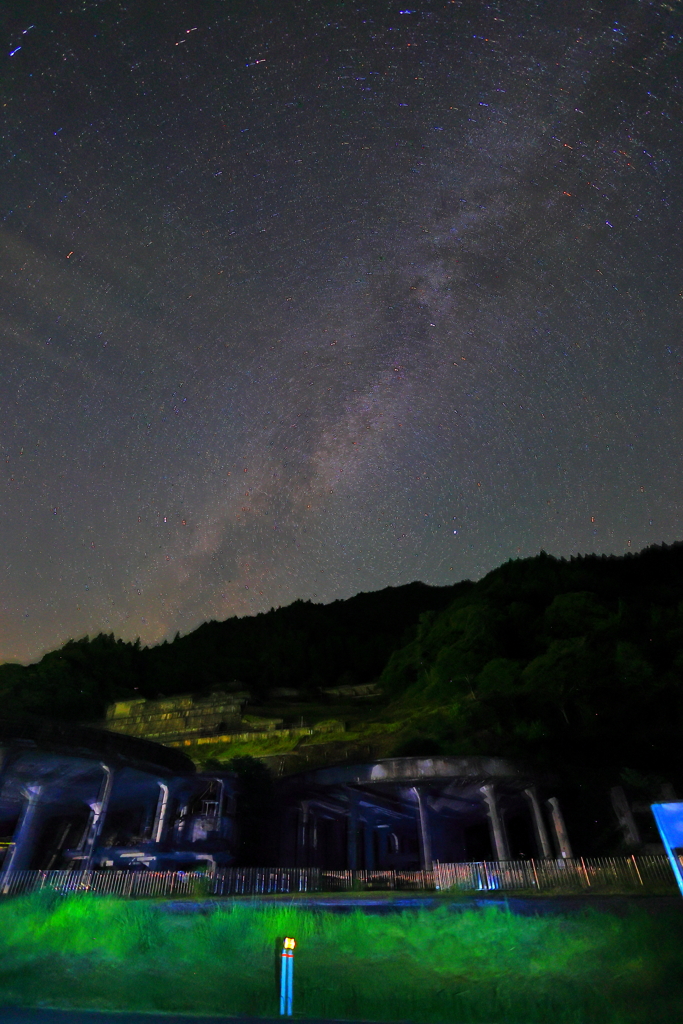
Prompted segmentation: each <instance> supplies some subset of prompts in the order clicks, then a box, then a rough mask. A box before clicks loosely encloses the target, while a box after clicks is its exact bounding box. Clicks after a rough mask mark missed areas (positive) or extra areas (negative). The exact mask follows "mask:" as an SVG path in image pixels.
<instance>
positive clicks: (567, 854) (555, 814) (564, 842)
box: [546, 796, 574, 860]
mask: <svg viewBox="0 0 683 1024" xmlns="http://www.w3.org/2000/svg"><path fill="white" fill-rule="evenodd" d="M546 804H547V806H548V807H549V808H550V814H551V816H552V822H553V829H554V831H555V842H556V843H557V849H558V852H559V855H560V857H562V858H563V859H564V860H571V859H572V858H573V856H574V854H573V853H572V848H571V844H570V842H569V836H568V835H567V826H566V825H565V823H564V818H563V817H562V811H561V810H560V804H559V802H558V800H557V797H554V796H553V797H551V798H550V800H546Z"/></svg>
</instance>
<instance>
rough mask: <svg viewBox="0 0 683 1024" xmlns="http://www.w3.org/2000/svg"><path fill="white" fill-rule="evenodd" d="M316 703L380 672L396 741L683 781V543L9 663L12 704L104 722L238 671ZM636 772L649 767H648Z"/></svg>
mask: <svg viewBox="0 0 683 1024" xmlns="http://www.w3.org/2000/svg"><path fill="white" fill-rule="evenodd" d="M234 680H239V681H240V683H241V684H242V685H244V686H245V687H246V688H248V689H250V690H251V691H252V693H253V694H254V697H255V699H257V700H258V699H265V698H266V696H267V694H268V691H269V690H271V689H273V688H277V687H286V688H292V689H295V690H298V691H299V692H300V693H301V694H302V698H303V699H306V700H309V701H316V700H321V699H323V698H322V697H321V694H320V691H321V689H325V688H330V687H333V686H336V685H340V684H341V685H343V684H348V683H357V684H362V683H367V682H373V681H377V680H379V682H380V683H381V687H382V690H383V699H382V700H381V701H380V702H379V704H377V703H375V704H373V705H372V707H368V710H367V717H368V720H372V719H373V717H374V718H375V719H376V720H379V719H382V720H383V721H385V722H386V721H394V722H398V723H400V729H399V730H398V731H396V732H395V733H392V737H393V739H392V740H391V742H392V743H394V746H393V748H392V749H391V750H389V751H388V752H389V753H393V754H416V755H429V754H436V753H443V754H469V753H487V754H492V755H501V756H514V757H517V758H523V759H532V760H533V761H534V762H535V763H536V764H547V765H548V767H549V768H550V767H552V765H554V764H557V763H558V762H560V761H562V762H563V763H565V764H573V765H576V766H577V771H579V769H581V770H583V769H582V767H581V766H583V767H585V766H586V765H592V766H593V767H595V766H599V765H600V764H603V765H605V766H607V765H619V766H621V767H622V768H623V769H625V770H628V771H632V772H635V773H636V775H637V773H638V772H640V773H646V772H647V771H648V770H650V769H652V771H655V767H656V772H657V773H659V775H660V776H661V777H664V775H666V774H667V773H668V775H669V776H670V777H672V778H673V779H674V780H675V779H676V778H679V779H682V780H683V773H682V772H681V766H682V760H681V758H682V754H681V748H682V744H681V727H682V725H683V544H681V543H676V544H674V545H672V546H669V547H667V546H661V547H651V548H648V549H646V550H644V551H642V552H640V553H638V554H633V555H631V554H628V555H624V556H619V557H604V556H593V555H589V556H580V557H576V558H572V559H569V560H565V559H557V558H554V557H552V556H550V555H547V554H545V553H543V552H542V553H541V554H540V555H538V556H536V557H534V558H527V559H521V560H517V561H511V562H507V563H506V564H504V565H502V566H500V567H499V568H498V569H495V570H494V571H493V572H491V573H489V574H488V575H487V576H485V577H484V578H483V579H481V580H480V581H478V582H476V583H471V582H463V583H459V584H456V585H455V586H453V587H427V586H425V585H424V584H421V583H412V584H409V585H407V586H404V587H398V588H393V589H392V588H387V589H386V590H381V591H378V592H376V593H371V594H359V595H357V596H356V597H353V598H350V599H349V600H346V601H336V602H334V603H333V604H329V605H316V604H311V603H310V602H304V601H296V602H294V604H292V605H289V606H288V607H286V608H279V609H277V610H272V611H270V612H268V613H265V614H262V615H257V616H254V617H251V618H242V619H237V618H232V619H228V620H227V621H225V622H208V623H206V624H204V625H202V626H200V627H199V628H198V629H196V630H195V631H194V632H192V633H190V634H188V635H187V636H184V637H179V636H177V637H176V639H175V640H174V641H173V642H171V643H163V644H161V645H159V646H156V647H152V648H142V647H141V646H140V644H139V642H138V643H135V644H131V643H124V642H122V641H121V640H116V639H114V637H113V636H105V635H100V636H97V637H95V638H94V639H88V638H87V637H86V638H84V639H82V640H78V641H69V642H68V643H67V644H65V645H64V647H62V648H61V649H60V650H59V651H54V652H52V653H50V654H47V655H45V657H44V658H42V659H41V660H40V661H39V662H38V663H37V664H35V665H29V666H20V665H10V664H8V665H3V666H0V700H1V701H2V706H3V708H5V709H6V710H12V711H13V712H30V713H34V714H42V715H48V716H51V717H57V718H59V717H63V718H71V719H74V720H81V721H93V720H96V719H98V718H100V717H102V715H103V713H104V709H105V707H106V705H107V704H108V703H109V702H111V701H113V700H117V699H125V698H128V697H135V696H141V697H147V698H155V697H158V696H160V695H172V694H176V693H181V692H196V693H202V692H206V691H209V690H212V689H221V688H225V687H229V686H230V685H231V684H232V683H233V681H234ZM633 777H634V778H635V777H636V776H635V775H634V776H633Z"/></svg>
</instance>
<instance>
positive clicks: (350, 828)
mask: <svg viewBox="0 0 683 1024" xmlns="http://www.w3.org/2000/svg"><path fill="white" fill-rule="evenodd" d="M348 799H349V816H348V818H347V831H346V864H347V867H348V868H349V870H351V871H355V870H356V869H357V867H358V794H357V793H355V792H353V790H349V793H348Z"/></svg>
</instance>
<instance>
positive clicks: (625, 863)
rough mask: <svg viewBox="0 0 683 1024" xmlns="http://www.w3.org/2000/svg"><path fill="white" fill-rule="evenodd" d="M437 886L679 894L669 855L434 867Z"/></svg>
mask: <svg viewBox="0 0 683 1024" xmlns="http://www.w3.org/2000/svg"><path fill="white" fill-rule="evenodd" d="M434 887H435V888H436V889H439V890H442V891H449V892H456V891H459V892H473V891H482V890H484V891H492V890H498V889H499V890H501V891H506V892H510V891H514V890H534V889H535V890H537V891H543V890H545V891H549V890H564V891H572V892H575V891H576V890H577V889H579V890H585V891H588V890H590V889H595V890H600V891H604V890H609V889H619V890H634V891H638V890H640V891H642V890H643V889H647V890H651V889H657V890H660V889H669V888H670V889H671V891H672V892H674V891H676V889H677V886H676V880H675V878H674V873H673V871H672V870H671V865H670V863H669V858H668V857H667V856H666V855H665V854H651V855H649V856H643V857H635V856H632V857H577V858H574V859H573V860H516V861H515V860H510V861H482V862H480V863H476V864H436V865H435V866H434Z"/></svg>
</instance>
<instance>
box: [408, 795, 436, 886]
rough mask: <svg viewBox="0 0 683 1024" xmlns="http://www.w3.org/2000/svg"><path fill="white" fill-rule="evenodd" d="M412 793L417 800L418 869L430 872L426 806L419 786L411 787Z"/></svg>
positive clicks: (430, 855) (430, 838) (430, 860)
mask: <svg viewBox="0 0 683 1024" xmlns="http://www.w3.org/2000/svg"><path fill="white" fill-rule="evenodd" d="M413 793H414V794H415V797H416V799H417V829H418V840H419V843H420V867H421V868H422V870H423V871H431V870H432V868H433V867H434V865H433V863H432V837H431V834H430V831H429V818H428V816H427V805H426V803H425V798H424V795H423V794H422V793H421V792H420V789H419V786H413Z"/></svg>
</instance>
